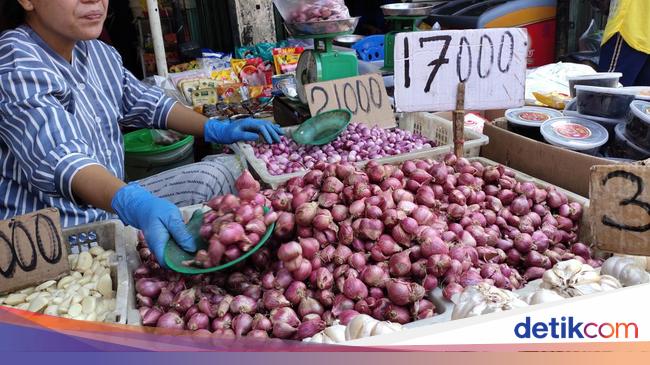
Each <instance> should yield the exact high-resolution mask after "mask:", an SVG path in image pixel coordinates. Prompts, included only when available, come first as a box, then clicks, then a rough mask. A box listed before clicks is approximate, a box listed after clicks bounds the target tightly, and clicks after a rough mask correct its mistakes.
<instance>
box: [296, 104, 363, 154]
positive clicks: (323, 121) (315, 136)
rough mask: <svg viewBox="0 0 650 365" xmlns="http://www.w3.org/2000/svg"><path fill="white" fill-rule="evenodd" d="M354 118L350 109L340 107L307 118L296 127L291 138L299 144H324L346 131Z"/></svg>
mask: <svg viewBox="0 0 650 365" xmlns="http://www.w3.org/2000/svg"><path fill="white" fill-rule="evenodd" d="M351 120H352V113H351V112H350V111H349V110H344V109H338V110H332V111H329V112H325V113H322V114H318V115H317V116H315V117H312V118H310V119H307V120H306V121H305V122H304V123H302V124H301V125H300V127H299V128H298V129H296V130H295V131H294V132H293V133H292V135H291V138H293V140H294V141H296V143H298V144H303V145H311V146H322V145H324V144H328V143H330V142H332V141H333V140H335V139H336V138H337V137H338V136H339V135H340V134H341V133H343V131H345V130H346V129H347V127H348V125H349V124H350V121H351Z"/></svg>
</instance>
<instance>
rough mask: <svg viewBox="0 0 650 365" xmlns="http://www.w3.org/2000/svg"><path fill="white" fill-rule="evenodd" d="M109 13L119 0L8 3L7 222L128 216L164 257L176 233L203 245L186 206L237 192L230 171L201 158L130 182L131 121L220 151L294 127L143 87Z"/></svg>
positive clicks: (1, 40) (0, 20) (187, 243)
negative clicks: (220, 114)
mask: <svg viewBox="0 0 650 365" xmlns="http://www.w3.org/2000/svg"><path fill="white" fill-rule="evenodd" d="M107 8H108V0H0V32H3V33H2V34H1V35H0V219H7V218H11V217H13V216H15V215H20V214H25V213H29V212H31V211H35V210H38V209H42V208H46V207H55V208H58V209H59V211H60V213H61V222H62V225H63V226H64V227H68V226H75V225H79V224H85V223H89V222H94V221H98V220H103V219H108V218H111V217H112V216H113V213H116V214H117V216H118V217H119V218H120V219H121V220H122V221H123V222H124V223H125V224H127V225H131V226H133V227H136V228H138V229H141V230H142V231H143V232H144V235H145V238H146V239H147V241H148V243H149V245H150V247H151V248H152V250H153V252H154V253H155V255H156V257H157V258H158V259H159V261H161V260H160V259H161V258H162V253H163V251H164V250H163V249H164V245H165V243H166V242H167V240H168V239H169V237H170V235H171V237H173V238H174V239H175V240H176V241H177V242H178V243H179V244H180V245H181V246H182V247H183V248H184V249H186V250H188V251H193V250H194V247H192V246H193V243H192V238H191V236H190V235H189V233H188V232H187V230H186V229H185V226H184V224H183V221H182V217H181V214H180V211H179V209H178V208H177V206H176V205H175V204H179V205H180V204H183V203H185V204H187V203H198V202H199V201H192V200H196V199H199V198H200V199H206V198H210V196H208V195H209V194H211V193H214V194H220V193H223V192H224V191H227V192H229V190H227V189H226V188H225V187H224V186H225V185H229V184H231V183H232V176H231V177H230V179H231V180H230V181H223V180H224V176H226V175H225V174H224V172H223V171H221V170H223V169H222V168H223V166H219V164H218V163H199V164H194V165H190V166H188V167H184V168H180V169H175V170H172V171H171V172H166V173H163V174H162V175H158V176H155V177H152V178H148V179H145V180H143V181H140V182H139V183H130V184H126V183H124V181H123V179H124V146H123V138H122V134H121V132H120V125H122V126H130V127H141V128H155V129H173V130H176V131H178V132H181V133H184V134H189V135H194V136H199V137H204V138H205V140H206V141H207V142H211V143H220V144H230V143H234V142H237V141H243V140H257V139H258V138H259V137H260V136H262V137H263V138H264V139H265V140H266V141H267V142H269V143H273V142H277V141H279V136H278V135H279V134H281V133H282V132H281V130H280V129H279V128H278V127H277V126H275V125H273V124H270V123H267V122H264V121H260V120H255V119H248V120H243V121H240V122H238V123H232V124H226V123H221V122H218V121H214V120H208V119H207V118H205V117H204V116H202V115H200V114H197V113H195V112H193V111H192V110H190V109H188V108H186V107H185V106H183V105H180V104H177V103H176V102H175V101H174V100H172V99H170V98H168V97H166V96H165V95H164V94H163V92H162V91H161V90H159V89H155V88H150V87H148V86H146V85H144V84H143V83H141V82H140V81H138V80H137V79H136V78H135V77H134V76H133V75H132V74H131V73H130V72H129V71H127V70H126V69H125V68H124V67H123V65H122V61H121V58H120V55H119V54H118V53H117V52H116V51H115V49H113V48H112V47H110V46H108V45H106V44H104V43H102V42H100V41H98V40H96V38H97V37H98V36H99V35H100V33H101V31H102V27H103V23H104V20H105V18H106V11H107ZM220 169H221V170H220ZM161 197H165V198H164V199H163V198H161ZM188 205H189V204H188Z"/></svg>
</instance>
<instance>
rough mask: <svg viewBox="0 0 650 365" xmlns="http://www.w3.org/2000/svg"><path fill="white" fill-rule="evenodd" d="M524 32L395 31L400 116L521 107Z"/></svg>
mask: <svg viewBox="0 0 650 365" xmlns="http://www.w3.org/2000/svg"><path fill="white" fill-rule="evenodd" d="M527 55H528V33H527V32H526V30H525V29H522V28H503V29H501V28H495V29H476V30H449V31H432V32H414V33H400V34H398V35H397V38H396V40H395V102H396V106H397V109H398V110H399V111H402V112H416V111H449V110H455V109H456V93H457V89H458V88H457V86H458V84H459V83H460V82H465V84H466V85H465V109H468V110H490V109H506V108H512V107H518V106H522V105H524V97H525V86H526V62H527V61H526V57H527Z"/></svg>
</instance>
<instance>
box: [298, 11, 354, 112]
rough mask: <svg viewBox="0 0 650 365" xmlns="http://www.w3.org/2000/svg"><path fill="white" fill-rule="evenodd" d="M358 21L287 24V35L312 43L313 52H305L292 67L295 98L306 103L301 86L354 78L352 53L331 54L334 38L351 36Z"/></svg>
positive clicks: (337, 52) (339, 52)
mask: <svg viewBox="0 0 650 365" xmlns="http://www.w3.org/2000/svg"><path fill="white" fill-rule="evenodd" d="M358 23H359V18H358V17H357V18H350V19H343V20H330V21H322V22H308V23H287V24H286V27H287V30H288V31H289V33H290V34H292V35H293V36H294V37H295V38H298V39H313V40H314V49H313V50H305V51H304V52H303V53H302V55H301V56H300V59H299V60H298V65H297V67H296V87H297V91H298V97H299V98H300V101H301V102H303V103H305V104H306V103H307V94H306V91H305V86H306V85H308V84H312V83H315V82H323V81H331V80H337V79H343V78H346V77H354V76H358V74H359V62H358V60H357V54H356V52H355V51H340V50H335V49H334V46H333V42H334V38H336V37H338V36H342V35H347V34H352V32H354V29H355V28H356V27H357V24H358Z"/></svg>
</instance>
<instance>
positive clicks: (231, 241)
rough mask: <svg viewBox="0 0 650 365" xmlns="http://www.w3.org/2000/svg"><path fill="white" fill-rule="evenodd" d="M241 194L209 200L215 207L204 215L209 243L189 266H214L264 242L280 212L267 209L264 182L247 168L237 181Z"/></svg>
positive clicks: (188, 263)
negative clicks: (261, 190) (262, 192)
mask: <svg viewBox="0 0 650 365" xmlns="http://www.w3.org/2000/svg"><path fill="white" fill-rule="evenodd" d="M235 187H236V188H237V190H238V191H239V197H237V196H234V195H232V194H228V195H225V196H217V197H214V198H213V199H211V200H210V201H208V202H207V203H206V205H207V206H208V207H210V208H211V210H210V211H208V212H207V213H205V214H204V216H203V224H202V226H201V230H200V235H201V238H203V240H205V241H206V242H208V243H209V246H208V249H207V250H199V251H198V252H197V253H196V256H195V257H194V260H192V261H190V262H186V263H185V264H186V265H188V266H190V265H191V266H196V267H199V268H210V267H215V266H218V265H219V264H222V263H225V262H230V261H234V260H236V259H238V258H239V257H241V255H243V254H244V253H246V252H248V251H250V250H251V249H252V248H253V247H255V246H257V244H258V243H260V240H261V239H262V237H263V236H264V234H265V233H266V231H267V229H268V227H269V226H270V225H272V224H273V223H274V222H275V220H276V219H277V217H278V214H277V213H275V212H273V211H269V212H268V213H265V212H264V207H265V205H266V204H267V199H266V198H265V197H264V195H262V194H260V184H259V183H258V182H257V181H255V179H254V178H253V176H252V175H251V174H250V173H249V172H248V171H244V173H243V174H242V176H240V178H239V179H238V180H237V181H236V183H235Z"/></svg>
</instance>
